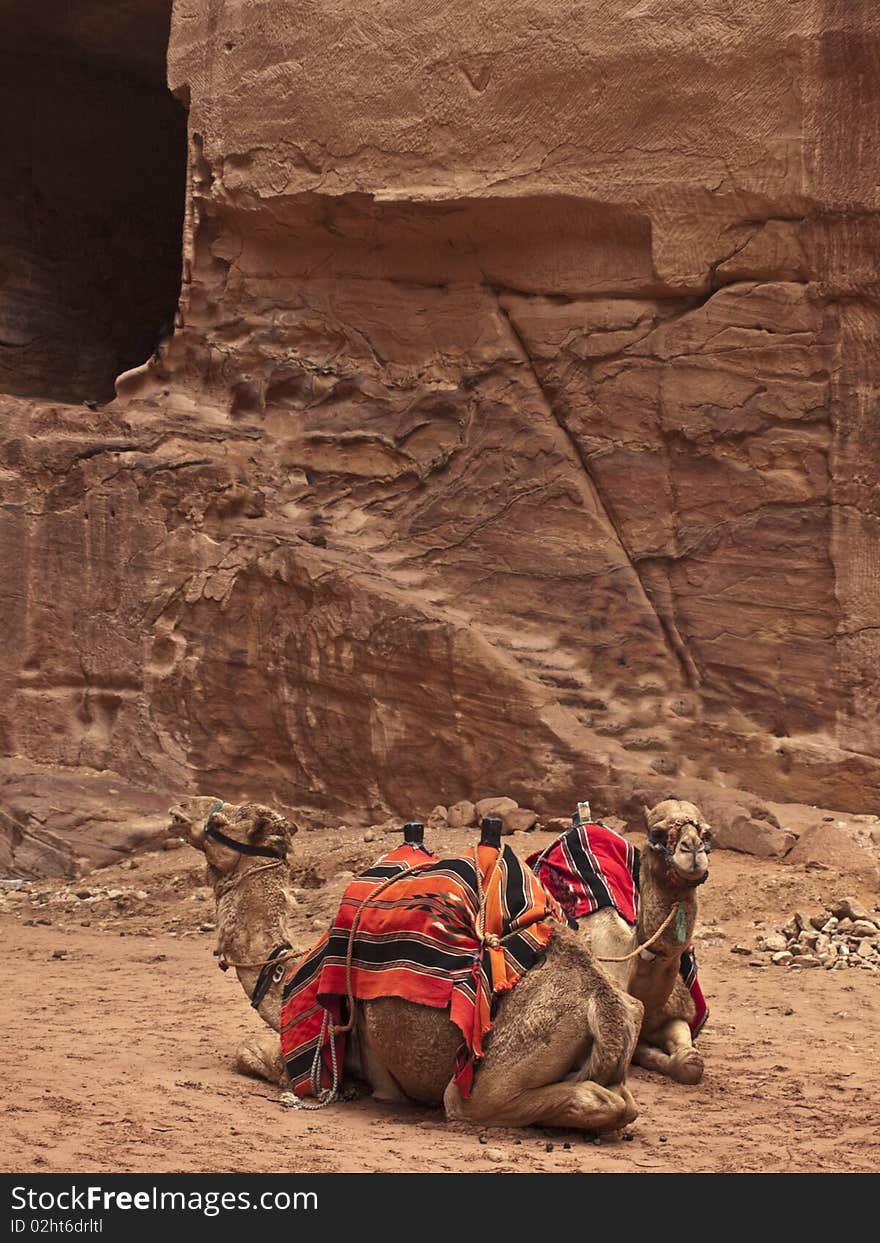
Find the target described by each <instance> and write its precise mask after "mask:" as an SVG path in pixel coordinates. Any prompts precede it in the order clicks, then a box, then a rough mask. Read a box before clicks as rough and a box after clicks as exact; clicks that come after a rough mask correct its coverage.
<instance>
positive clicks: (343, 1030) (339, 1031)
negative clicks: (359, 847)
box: [333, 859, 479, 1036]
mask: <svg viewBox="0 0 880 1243" xmlns="http://www.w3.org/2000/svg"><path fill="white" fill-rule="evenodd" d="M436 862H437V860H436V859H426V860H425V862H424V863H414V864H410V865H408V866H407V867H405V868H403V869H402V870H401V871H400V872H397V873H396V874H395V875H394V876H387V877H386V878H385V880H383V882H382V884H381V885H379V886H378V887H377V888H376V889H374V890H373V892H372V893H371V894H368V895H367V897H366V898H364V900H363V902H361V904H360V906H359V907H358V909H357V911H356V912H355V916H354V919H353V920H352V921H351V928H350V929H349V931H348V948H347V949H346V951H345V999H346V1002H347V1004H348V1022H347V1023H346V1024H345V1026H344V1027H336V1028H334V1029H333V1034H334V1036H344V1035H346V1034H347V1033H348V1032H350V1031H351V1029H352V1028H353V1027H354V988H353V986H352V980H351V970H352V958H353V957H354V938H355V935H356V933H357V930H358V926H359V925H360V922H361V916H362V915H363V913H364V911H365V909H366V908H367V906H369V904H370V903H371V902H375V900H376V898H378V896H379V894H380V893H383V892H384V891H385V890H386V889H388V888H389V887H390V886H391V885H394V884H396V883H397V881H399V880H401V879H402V878H403V877H404V876H409V875H410V874H411V873H412V872H420V871H421V870H422V868H426V867H432V866H433V865H434V864H436ZM477 875H478V876H479V871H478V872H477Z"/></svg>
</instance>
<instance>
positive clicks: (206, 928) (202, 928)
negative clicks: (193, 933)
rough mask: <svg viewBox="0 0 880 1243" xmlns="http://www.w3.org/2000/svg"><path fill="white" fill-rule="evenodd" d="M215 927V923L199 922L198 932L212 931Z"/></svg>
mask: <svg viewBox="0 0 880 1243" xmlns="http://www.w3.org/2000/svg"><path fill="white" fill-rule="evenodd" d="M216 928H217V925H216V924H199V932H214V931H215V930H216Z"/></svg>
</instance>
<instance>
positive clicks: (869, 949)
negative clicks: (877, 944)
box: [857, 941, 874, 958]
mask: <svg viewBox="0 0 880 1243" xmlns="http://www.w3.org/2000/svg"><path fill="white" fill-rule="evenodd" d="M857 952H858V956H859V958H873V956H874V947H873V945H872V944H871V942H870V941H862V942H861V943H860V944H859V948H858V951H857Z"/></svg>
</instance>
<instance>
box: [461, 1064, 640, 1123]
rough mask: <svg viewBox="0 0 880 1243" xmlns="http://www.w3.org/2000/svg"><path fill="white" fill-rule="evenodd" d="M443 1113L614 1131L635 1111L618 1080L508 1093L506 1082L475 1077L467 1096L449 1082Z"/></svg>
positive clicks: (466, 1118)
mask: <svg viewBox="0 0 880 1243" xmlns="http://www.w3.org/2000/svg"><path fill="white" fill-rule="evenodd" d="M443 1104H444V1106H445V1108H446V1116H447V1117H448V1118H453V1119H457V1120H459V1119H460V1120H461V1121H463V1122H475V1123H481V1124H483V1125H487V1124H490V1125H495V1126H536V1125H537V1126H558V1127H570V1128H572V1129H575V1130H578V1131H592V1132H594V1133H596V1134H602V1133H605V1132H608V1131H619V1130H620V1129H621V1128H622V1127H624V1126H626V1124H627V1123H628V1122H632V1121H633V1119H634V1118H635V1117H636V1116H637V1113H638V1111H637V1109H636V1106H635V1102H634V1100H633V1098H632V1096H631V1095H630V1093H629V1091H628V1089H627V1088H625V1087H624V1086H623V1084H616V1085H615V1086H614V1087H610V1088H606V1087H602V1086H601V1085H600V1084H598V1083H592V1082H591V1081H589V1080H582V1081H581V1082H579V1083H552V1084H547V1085H546V1086H544V1087H540V1088H526V1089H524V1090H521V1091H519V1092H514V1093H513V1094H511V1093H510V1091H509V1090H507V1088H506V1085H495V1084H492V1083H491V1082H490V1081H489V1079H488V1078H484V1079H483V1081H482V1083H480V1080H479V1079H478V1080H477V1085H476V1087H475V1089H474V1094H473V1096H470V1097H468V1098H467V1099H465V1098H464V1097H462V1096H461V1094H460V1092H459V1091H458V1088H457V1087H456V1086H455V1084H454V1083H451V1084H450V1085H449V1087H448V1088H447V1089H446V1095H445V1096H444V1098H443Z"/></svg>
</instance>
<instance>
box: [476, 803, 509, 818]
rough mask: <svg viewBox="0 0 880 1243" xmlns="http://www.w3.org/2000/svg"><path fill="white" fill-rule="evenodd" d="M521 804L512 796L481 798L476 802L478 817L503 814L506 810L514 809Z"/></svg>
mask: <svg viewBox="0 0 880 1243" xmlns="http://www.w3.org/2000/svg"><path fill="white" fill-rule="evenodd" d="M518 806H519V804H518V803H517V802H516V800H515V799H512V798H481V799H480V800H479V802H478V803H477V804H476V809H477V817H478V818H479V819H480V820H482V819H483V817H484V816H503V815H504V813H505V812H506V811H513V810H514V809H515V808H517V807H518Z"/></svg>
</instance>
